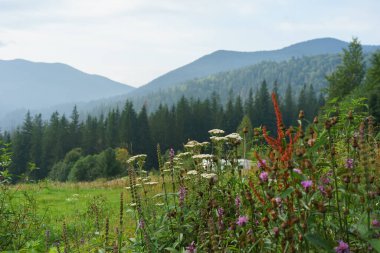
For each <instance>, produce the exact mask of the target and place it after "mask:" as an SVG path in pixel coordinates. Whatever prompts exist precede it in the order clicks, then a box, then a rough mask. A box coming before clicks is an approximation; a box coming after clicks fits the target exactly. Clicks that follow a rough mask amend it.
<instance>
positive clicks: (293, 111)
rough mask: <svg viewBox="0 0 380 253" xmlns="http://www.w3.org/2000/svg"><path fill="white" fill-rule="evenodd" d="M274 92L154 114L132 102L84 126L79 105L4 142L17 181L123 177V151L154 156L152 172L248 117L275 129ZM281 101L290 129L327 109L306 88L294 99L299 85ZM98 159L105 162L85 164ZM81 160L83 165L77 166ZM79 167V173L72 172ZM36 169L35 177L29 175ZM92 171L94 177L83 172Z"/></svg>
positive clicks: (191, 103)
mask: <svg viewBox="0 0 380 253" xmlns="http://www.w3.org/2000/svg"><path fill="white" fill-rule="evenodd" d="M273 87H274V88H273V92H276V93H277V89H278V88H277V87H278V85H277V83H275V84H274V85H273ZM270 92H272V91H269V90H268V86H267V83H266V81H263V82H262V83H261V85H260V88H259V89H258V90H257V91H255V92H254V91H253V90H252V89H250V90H249V94H248V96H247V99H245V100H244V101H243V100H242V98H241V97H240V95H238V96H234V95H233V93H232V92H231V93H230V97H229V99H228V102H227V104H222V103H221V101H220V98H219V96H218V95H217V94H216V93H214V94H213V95H212V96H211V97H210V98H207V99H205V100H200V99H196V100H195V99H187V98H185V97H182V98H181V99H180V100H179V101H178V102H177V103H176V104H175V105H173V106H171V107H168V106H166V105H160V106H159V108H158V109H157V110H156V111H154V112H153V113H151V114H149V115H148V113H147V108H146V106H143V108H142V109H141V110H140V111H139V112H136V110H135V109H134V107H133V104H132V103H131V102H129V101H127V102H126V103H125V105H124V107H123V108H121V109H114V110H111V111H109V112H108V114H106V115H101V116H100V117H93V116H91V115H89V116H87V118H86V120H85V121H83V122H80V120H79V113H78V111H77V109H76V107H74V109H73V111H72V113H71V115H70V117H67V116H66V115H59V113H57V112H55V113H53V114H52V115H51V117H50V120H49V121H47V122H43V120H42V119H41V115H40V114H39V115H36V116H34V117H32V116H31V115H30V113H27V114H26V117H25V120H24V123H23V125H22V126H20V127H19V128H18V129H17V130H16V131H14V132H13V133H12V134H11V135H9V134H5V135H4V134H3V135H2V136H1V137H0V138H2V139H5V140H8V142H11V146H12V152H13V155H12V162H13V164H12V166H11V169H10V172H11V173H12V174H14V175H22V174H25V173H28V176H29V177H30V178H33V179H36V180H38V179H42V178H45V177H47V176H49V175H50V177H51V178H54V179H59V180H66V179H71V180H90V179H94V178H97V177H112V176H115V175H117V174H118V173H122V169H121V168H120V164H117V161H115V160H117V159H116V153H117V151H118V150H117V149H116V148H123V149H125V150H127V151H128V153H129V154H138V153H145V154H147V155H148V161H147V168H148V169H150V168H152V167H156V165H157V161H156V158H155V157H156V155H155V152H156V145H157V143H159V144H160V145H161V149H162V150H163V151H165V150H168V149H169V148H171V147H172V148H174V149H175V150H177V149H182V148H183V144H184V143H186V142H187V141H188V140H189V139H196V140H199V141H207V140H208V137H209V136H208V130H210V129H213V128H220V129H223V130H225V131H226V132H227V133H230V132H235V131H236V130H237V128H238V126H239V125H240V124H241V122H242V119H243V117H244V116H245V115H246V117H245V120H244V121H243V123H244V124H246V125H249V126H250V127H251V126H252V127H259V126H261V125H265V126H267V128H268V129H269V130H270V131H274V130H275V115H274V111H273V108H272V103H271V99H270ZM280 101H281V108H282V110H283V114H284V122H285V124H287V125H289V124H291V123H294V122H295V119H296V117H297V115H298V111H299V110H300V109H302V110H304V111H305V112H306V118H308V119H309V120H310V119H311V118H312V117H313V116H314V115H315V114H316V113H317V111H318V108H319V107H320V105H321V104H322V103H323V97H320V98H319V99H318V98H317V97H316V92H315V91H314V89H313V86H304V87H303V89H302V91H301V92H300V94H299V96H298V97H297V98H294V97H293V93H292V87H291V86H290V85H288V87H287V90H286V94H285V95H284V96H283V97H281V98H280ZM247 119H248V120H247ZM247 121H248V122H247ZM70 151H71V152H70ZM105 151H106V152H105ZM102 152H103V153H102ZM97 154H100V155H99V157H92V158H87V160H83V159H82V160H80V158H84V157H87V156H94V155H97ZM78 161H80V162H81V164H79V165H78V164H77V165H76V164H75V163H78ZM86 163H87V165H85V164H86ZM98 164H103V166H100V167H99V166H98ZM107 164H110V165H109V166H108V165H107ZM115 164H116V165H115ZM106 165H107V166H108V167H107V166H106ZM86 166H87V167H86ZM74 167H75V168H76V171H74V172H71V174H70V170H72V169H73V168H74ZM30 168H32V172H28V171H29V170H30ZM52 168H54V169H53V170H52ZM85 171H87V172H86V173H92V172H89V171H93V173H92V175H87V174H86V175H83V174H81V173H82V172H83V173H85ZM57 173H58V174H57Z"/></svg>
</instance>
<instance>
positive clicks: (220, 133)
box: [208, 129, 224, 135]
mask: <svg viewBox="0 0 380 253" xmlns="http://www.w3.org/2000/svg"><path fill="white" fill-rule="evenodd" d="M208 133H209V134H211V135H222V134H224V131H223V130H221V129H211V130H210V131H208Z"/></svg>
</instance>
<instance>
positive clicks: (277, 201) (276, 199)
mask: <svg viewBox="0 0 380 253" xmlns="http://www.w3.org/2000/svg"><path fill="white" fill-rule="evenodd" d="M275 201H276V203H277V205H279V204H281V202H282V200H281V198H280V197H277V198H275Z"/></svg>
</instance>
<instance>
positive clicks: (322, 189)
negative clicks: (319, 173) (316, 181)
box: [318, 185, 326, 195]
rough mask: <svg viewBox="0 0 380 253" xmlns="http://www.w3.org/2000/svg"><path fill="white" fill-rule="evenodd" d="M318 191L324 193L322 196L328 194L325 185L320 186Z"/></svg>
mask: <svg viewBox="0 0 380 253" xmlns="http://www.w3.org/2000/svg"><path fill="white" fill-rule="evenodd" d="M318 190H319V191H320V192H321V193H322V195H325V194H326V190H325V187H324V186H323V185H318Z"/></svg>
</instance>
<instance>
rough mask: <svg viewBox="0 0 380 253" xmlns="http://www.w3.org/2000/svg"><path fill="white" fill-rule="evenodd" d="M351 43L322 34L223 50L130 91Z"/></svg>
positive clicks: (323, 51)
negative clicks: (269, 46) (260, 47)
mask: <svg viewBox="0 0 380 253" xmlns="http://www.w3.org/2000/svg"><path fill="white" fill-rule="evenodd" d="M347 45H348V42H345V41H341V40H338V39H334V38H321V39H313V40H309V41H305V42H300V43H297V44H294V45H291V46H288V47H285V48H282V49H279V50H272V51H257V52H236V51H227V50H219V51H216V52H213V53H211V54H209V55H205V56H203V57H201V58H199V59H198V60H195V61H194V62H191V63H189V64H187V65H184V66H182V67H180V68H177V69H175V70H172V71H170V72H168V73H166V74H164V75H162V76H160V77H158V78H156V79H154V80H153V81H151V82H149V83H148V84H146V85H144V86H142V87H140V88H139V89H136V90H135V91H133V92H132V93H131V94H130V95H131V96H135V95H142V94H147V93H149V92H154V91H159V90H164V89H166V88H169V87H173V86H176V85H177V84H180V83H183V82H185V81H188V80H191V79H194V78H201V77H206V76H209V75H212V74H216V73H219V72H223V71H230V70H235V69H239V68H242V67H246V66H250V65H254V64H256V63H259V62H262V61H276V62H279V61H284V60H289V59H291V58H293V57H303V56H314V55H321V54H338V53H341V52H342V49H343V48H345V47H347ZM376 49H380V46H368V45H363V51H364V53H369V52H373V51H375V50H376Z"/></svg>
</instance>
